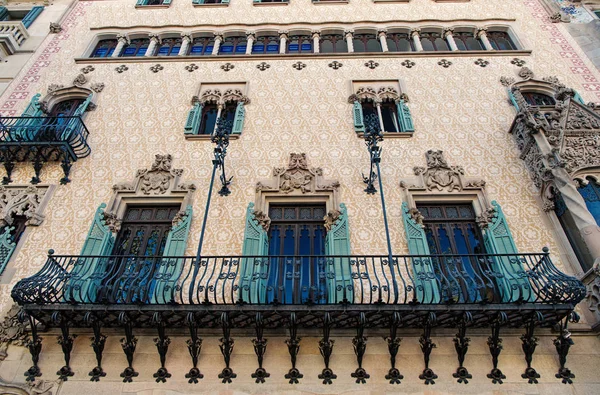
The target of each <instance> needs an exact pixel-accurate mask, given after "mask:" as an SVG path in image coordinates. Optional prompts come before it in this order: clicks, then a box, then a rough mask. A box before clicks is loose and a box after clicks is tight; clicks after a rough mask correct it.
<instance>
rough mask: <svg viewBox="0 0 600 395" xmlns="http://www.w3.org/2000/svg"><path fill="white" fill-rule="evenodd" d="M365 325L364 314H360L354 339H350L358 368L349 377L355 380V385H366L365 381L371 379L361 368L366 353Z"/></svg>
mask: <svg viewBox="0 0 600 395" xmlns="http://www.w3.org/2000/svg"><path fill="white" fill-rule="evenodd" d="M366 325H367V318H366V317H365V313H360V316H359V318H358V326H357V327H356V337H355V338H354V339H352V345H353V346H354V353H355V354H356V361H357V362H358V368H357V369H356V371H355V372H354V373H352V374H351V375H350V376H351V377H353V378H355V379H356V383H357V384H366V382H367V379H368V378H370V377H371V376H370V375H369V374H368V373H367V371H366V370H365V369H364V368H363V367H362V362H363V357H364V355H365V351H367V338H366V337H365V336H364V332H365V326H366Z"/></svg>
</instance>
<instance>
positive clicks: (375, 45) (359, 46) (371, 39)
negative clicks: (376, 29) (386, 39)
mask: <svg viewBox="0 0 600 395" xmlns="http://www.w3.org/2000/svg"><path fill="white" fill-rule="evenodd" d="M352 44H353V46H354V52H381V44H380V43H379V40H378V39H377V36H376V35H375V34H355V35H354V38H353V39H352Z"/></svg>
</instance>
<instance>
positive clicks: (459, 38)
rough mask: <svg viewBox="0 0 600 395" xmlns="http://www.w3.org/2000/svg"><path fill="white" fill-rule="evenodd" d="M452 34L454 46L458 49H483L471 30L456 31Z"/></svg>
mask: <svg viewBox="0 0 600 395" xmlns="http://www.w3.org/2000/svg"><path fill="white" fill-rule="evenodd" d="M452 36H453V37H454V41H455V42H456V47H457V48H458V49H459V50H460V51H482V50H484V49H485V48H484V47H483V45H482V44H481V41H479V40H478V39H477V38H476V37H475V33H473V32H456V33H454V34H453V35H452Z"/></svg>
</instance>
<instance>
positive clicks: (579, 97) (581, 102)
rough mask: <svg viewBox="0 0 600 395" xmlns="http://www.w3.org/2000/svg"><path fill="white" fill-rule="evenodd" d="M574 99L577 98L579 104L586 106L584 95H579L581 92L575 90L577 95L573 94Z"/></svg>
mask: <svg viewBox="0 0 600 395" xmlns="http://www.w3.org/2000/svg"><path fill="white" fill-rule="evenodd" d="M573 100H575V101H576V102H577V103H579V104H583V105H584V106H585V102H584V101H583V97H581V95H579V92H577V91H575V96H573Z"/></svg>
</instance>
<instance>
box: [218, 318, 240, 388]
mask: <svg viewBox="0 0 600 395" xmlns="http://www.w3.org/2000/svg"><path fill="white" fill-rule="evenodd" d="M221 326H222V328H223V337H222V338H221V339H220V342H221V344H219V348H220V349H221V354H223V359H224V360H225V367H224V368H223V371H222V372H221V373H219V378H220V379H221V381H222V382H223V383H224V384H225V383H231V382H232V380H233V379H234V378H236V377H237V374H235V373H233V369H231V368H230V367H229V362H230V361H231V353H232V351H233V343H234V341H233V339H232V338H231V325H230V323H229V314H227V313H223V314H221Z"/></svg>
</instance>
